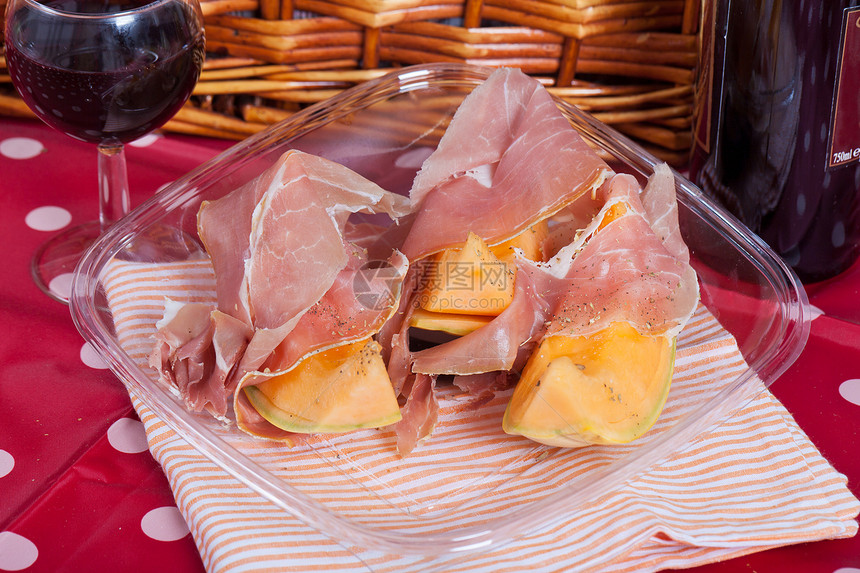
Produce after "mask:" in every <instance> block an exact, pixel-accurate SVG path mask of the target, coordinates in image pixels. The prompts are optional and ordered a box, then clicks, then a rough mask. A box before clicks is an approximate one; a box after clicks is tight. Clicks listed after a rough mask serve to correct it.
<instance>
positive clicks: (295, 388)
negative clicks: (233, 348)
mask: <svg viewBox="0 0 860 573" xmlns="http://www.w3.org/2000/svg"><path fill="white" fill-rule="evenodd" d="M381 350H382V348H381V347H380V346H379V343H377V342H375V341H373V340H362V341H357V342H353V343H351V344H346V345H342V346H337V347H334V348H331V349H328V350H325V351H322V352H319V353H317V354H312V355H310V356H308V357H306V358H304V359H302V361H301V362H299V363H298V364H297V365H296V366H295V367H294V368H293V369H291V370H289V371H287V372H284V373H282V374H278V375H275V376H272V377H270V378H268V379H267V380H265V381H263V382H259V383H257V384H256V385H254V386H246V387H245V388H244V392H245V395H246V396H247V397H248V400H249V401H250V403H251V405H253V406H254V408H255V409H256V410H257V411H258V412H259V413H260V414H261V415H262V416H263V417H264V418H265V419H266V420H267V421H268V422H269V423H271V424H272V425H274V426H276V427H278V428H280V429H282V430H285V431H288V432H296V433H336V432H346V431H350V430H357V429H360V428H377V427H381V426H387V425H389V424H393V423H395V422H398V421H399V420H400V419H401V415H400V406H399V405H398V403H397V398H396V396H395V395H394V389H393V388H392V386H391V381H390V380H389V378H388V373H387V372H386V370H385V362H383V360H382V354H381Z"/></svg>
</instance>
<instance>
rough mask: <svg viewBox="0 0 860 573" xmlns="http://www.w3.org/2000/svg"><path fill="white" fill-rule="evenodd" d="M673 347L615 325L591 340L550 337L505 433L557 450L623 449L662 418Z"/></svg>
mask: <svg viewBox="0 0 860 573" xmlns="http://www.w3.org/2000/svg"><path fill="white" fill-rule="evenodd" d="M674 361H675V340H674V339H672V340H670V339H668V338H666V337H663V336H645V335H642V334H639V333H638V332H637V331H636V330H635V329H634V328H633V327H632V326H630V325H629V324H627V323H624V322H615V323H612V324H611V325H610V326H608V327H607V328H605V329H604V330H602V331H600V332H598V333H596V334H594V335H591V336H587V337H586V336H577V337H571V336H565V335H556V336H549V337H547V338H545V339H544V340H543V342H542V343H541V344H540V346H539V348H538V349H537V350H536V351H535V352H534V353H533V354H532V356H531V358H530V359H529V362H528V363H527V364H526V367H525V368H524V370H523V374H522V377H521V378H520V380H519V382H518V383H517V387H516V389H515V390H514V394H513V396H512V397H511V400H510V402H509V404H508V407H507V410H506V411H505V415H504V419H503V422H502V426H503V428H504V430H505V432H507V433H509V434H515V435H522V436H525V437H527V438H530V439H532V440H534V441H536V442H540V443H543V444H547V445H551V446H561V447H581V446H585V445H588V444H624V443H627V442H630V441H632V440H635V439H636V438H638V437H640V436H642V435H643V434H644V433H645V432H646V431H647V430H648V429H649V428H651V426H652V425H653V424H654V422H655V421H656V420H657V417H658V416H659V415H660V412H661V411H662V409H663V405H664V404H665V402H666V397H667V395H668V394H669V387H670V385H671V381H672V371H673V367H674Z"/></svg>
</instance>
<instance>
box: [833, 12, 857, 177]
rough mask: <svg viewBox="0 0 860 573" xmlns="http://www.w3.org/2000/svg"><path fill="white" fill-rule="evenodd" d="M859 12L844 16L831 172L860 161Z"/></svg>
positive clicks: (835, 99)
mask: <svg viewBox="0 0 860 573" xmlns="http://www.w3.org/2000/svg"><path fill="white" fill-rule="evenodd" d="M858 94H860V8H846V9H845V10H844V11H843V13H842V37H841V40H840V45H839V61H838V63H837V68H836V90H835V91H834V94H833V109H832V111H831V114H830V143H829V146H828V149H829V152H830V155H829V157H828V160H827V161H828V164H827V166H828V168H830V169H832V168H835V167H842V166H845V165H849V164H853V163H857V162H858V161H860V108H858V105H857V97H858Z"/></svg>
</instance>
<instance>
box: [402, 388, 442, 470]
mask: <svg viewBox="0 0 860 573" xmlns="http://www.w3.org/2000/svg"><path fill="white" fill-rule="evenodd" d="M401 414H402V415H403V418H402V419H401V420H400V421H399V422H397V423H396V424H395V425H394V431H395V433H396V436H397V452H398V453H399V454H400V455H402V456H406V455H408V454H409V453H410V452H412V450H414V449H415V446H417V445H418V444H419V442H421V441H422V440H425V439H427V438H428V437H429V436H430V434H431V433H432V432H433V428H435V427H436V422H438V420H439V400H438V399H437V398H436V377H435V376H428V375H426V374H418V375H417V376H415V379H414V381H413V383H412V386H411V388H410V389H409V396H408V399H407V400H406V405H405V406H404V407H403V408H402V409H401Z"/></svg>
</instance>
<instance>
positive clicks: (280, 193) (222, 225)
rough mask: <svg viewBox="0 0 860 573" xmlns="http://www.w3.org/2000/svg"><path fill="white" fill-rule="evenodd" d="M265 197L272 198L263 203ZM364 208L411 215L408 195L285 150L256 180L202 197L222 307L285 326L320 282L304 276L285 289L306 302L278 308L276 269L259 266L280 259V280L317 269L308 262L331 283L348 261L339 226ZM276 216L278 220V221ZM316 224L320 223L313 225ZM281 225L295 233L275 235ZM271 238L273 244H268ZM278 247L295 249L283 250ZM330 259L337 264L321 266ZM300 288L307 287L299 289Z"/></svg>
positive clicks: (259, 323)
mask: <svg viewBox="0 0 860 573" xmlns="http://www.w3.org/2000/svg"><path fill="white" fill-rule="evenodd" d="M264 196H269V198H268V199H266V201H265V204H264V205H262V206H261V205H260V203H261V201H262V200H263V198H264ZM360 211H362V212H368V213H385V214H387V215H389V216H390V217H391V218H393V219H397V218H399V217H402V216H403V215H405V214H407V213H408V211H409V205H408V203H407V201H406V199H404V198H403V197H401V196H399V195H395V194H393V193H390V192H388V191H385V190H384V189H382V188H381V187H379V186H378V185H376V184H375V183H372V182H371V181H369V180H367V179H364V178H363V177H361V176H360V175H358V174H357V173H355V172H354V171H352V170H350V169H347V168H346V167H344V166H342V165H339V164H337V163H334V162H331V161H328V160H326V159H323V158H321V157H317V156H314V155H310V154H307V153H302V152H300V151H295V150H291V151H288V152H287V153H285V154H284V156H282V157H281V159H280V160H279V161H278V162H277V163H276V164H275V165H274V166H273V167H271V168H270V169H268V170H267V171H265V172H264V173H263V174H261V175H260V176H259V177H258V178H257V179H255V180H254V181H251V182H250V183H248V184H247V185H245V186H243V187H241V188H240V189H238V190H236V191H234V192H232V193H230V194H228V195H226V196H224V197H222V198H221V199H217V200H215V201H210V202H205V203H204V204H203V205H202V206H201V208H200V211H199V213H198V217H197V229H198V234H199V236H200V238H201V240H202V241H203V244H204V246H205V248H206V252H207V253H208V254H209V256H210V257H211V259H212V264H213V267H214V269H215V276H216V287H217V292H218V308H219V310H221V311H222V312H225V313H227V314H230V315H231V316H235V317H236V318H239V319H241V320H244V321H245V322H247V323H249V324H254V326H255V327H257V328H275V327H278V326H282V325H283V323H284V322H286V321H287V320H288V319H286V318H285V315H290V313H295V312H298V310H296V309H301V307H302V305H304V306H309V304H308V301H310V304H312V303H313V302H316V300H317V299H318V298H319V296H318V291H319V290H320V288H321V286H320V285H314V286H313V287H308V286H307V285H304V284H303V283H306V282H307V281H298V282H299V284H297V285H293V286H288V287H286V288H289V289H292V291H291V294H298V295H299V296H300V297H301V300H293V301H292V302H286V301H282V302H283V303H284V304H286V305H287V306H286V307H284V308H275V307H272V306H271V305H273V304H277V302H278V301H272V300H269V297H268V294H267V285H269V284H270V282H269V278H268V277H269V275H270V274H271V273H267V272H265V269H261V266H263V265H265V264H266V263H276V264H278V266H279V267H280V271H281V273H282V274H281V276H280V280H286V279H288V278H290V277H292V278H295V277H299V278H304V277H307V276H309V274H310V273H311V272H312V268H311V267H308V266H305V265H313V267H314V268H316V269H317V270H321V271H322V272H323V273H324V274H325V276H326V277H328V278H327V281H326V282H327V283H328V284H329V285H331V283H332V282H333V280H334V276H335V275H336V274H337V271H339V269H340V268H342V267H343V266H345V265H346V255H345V254H344V247H343V240H342V239H341V234H342V230H343V228H344V226H345V225H346V221H347V218H348V216H349V214H351V213H355V212H360ZM272 219H278V220H277V221H275V222H274V224H273V222H272ZM255 222H256V226H255V228H254V229H252V226H253V225H254V223H255ZM313 223H319V224H321V225H322V226H321V227H319V228H316V227H313V226H312V224H313ZM278 225H284V226H283V227H282V228H283V229H285V230H286V229H288V230H289V231H290V232H284V233H280V234H278V233H277V229H278V228H279V226H278ZM289 225H294V226H289ZM273 228H274V229H275V230H274V231H272V229H273ZM333 229H334V230H335V231H340V232H332V230H333ZM320 235H322V236H324V237H325V240H324V239H322V238H321V237H320ZM335 235H337V236H336V237H335ZM270 238H274V239H275V240H276V243H272V244H269V243H267V241H268V240H269V239H270ZM252 240H253V241H254V246H255V247H256V248H255V249H252V245H251V243H252ZM312 241H314V242H315V246H313V247H312V246H311V245H310V243H311V242H312ZM279 248H285V249H293V250H295V251H296V252H295V253H292V252H289V253H287V252H283V253H282V252H279V251H278V249H279ZM317 250H319V256H317ZM246 260H249V263H248V265H247V266H246ZM326 264H329V265H330V266H331V267H334V270H332V269H324V266H325V265H326ZM303 271H304V274H303ZM255 273H256V274H255ZM248 275H250V276H248ZM298 288H307V289H310V290H309V291H308V292H304V293H298V292H296V290H295V289H298ZM323 292H325V289H323ZM282 298H283V299H286V298H288V297H282ZM252 300H253V303H252ZM252 304H253V305H254V308H253V309H252ZM256 314H260V317H259V318H258V317H257V316H256ZM279 314H280V316H279Z"/></svg>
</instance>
